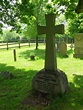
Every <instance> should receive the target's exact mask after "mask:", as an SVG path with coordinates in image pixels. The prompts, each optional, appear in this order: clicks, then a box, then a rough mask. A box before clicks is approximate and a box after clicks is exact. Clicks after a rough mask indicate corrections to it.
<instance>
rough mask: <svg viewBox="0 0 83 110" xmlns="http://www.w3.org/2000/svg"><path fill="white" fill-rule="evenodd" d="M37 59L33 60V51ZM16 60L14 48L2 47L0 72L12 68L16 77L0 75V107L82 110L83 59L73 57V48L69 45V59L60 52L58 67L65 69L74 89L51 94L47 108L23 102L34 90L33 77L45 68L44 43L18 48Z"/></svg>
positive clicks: (11, 108) (71, 87)
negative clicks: (62, 93) (60, 93)
mask: <svg viewBox="0 0 83 110" xmlns="http://www.w3.org/2000/svg"><path fill="white" fill-rule="evenodd" d="M31 52H34V53H35V56H36V58H35V60H30V58H29V56H30V53H31ZM16 53H17V61H16V62H14V58H13V50H12V49H9V50H8V51H7V50H0V72H2V71H9V72H11V73H12V74H13V75H14V76H15V77H16V78H14V79H7V80H6V79H3V78H2V76H1V75H0V110H83V60H82V59H79V58H73V50H70V48H68V55H69V57H68V58H64V57H62V56H60V55H59V54H58V53H57V65H58V68H59V69H61V70H63V71H64V72H65V73H66V75H67V77H68V81H69V87H70V89H71V92H68V93H67V94H66V95H64V96H63V97H54V96H49V97H50V99H51V100H52V101H51V103H50V104H49V105H48V106H45V107H39V108H38V107H28V105H24V106H23V105H22V104H21V102H22V101H23V100H24V98H25V97H26V96H27V95H28V91H30V90H31V89H32V86H31V84H32V78H33V77H34V75H35V74H36V73H37V72H38V71H39V70H41V69H42V68H44V56H45V46H44V45H39V49H38V50H35V46H33V45H32V46H31V47H28V46H27V47H22V48H21V49H18V48H17V49H16Z"/></svg>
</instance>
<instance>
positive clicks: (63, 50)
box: [59, 42, 67, 56]
mask: <svg viewBox="0 0 83 110" xmlns="http://www.w3.org/2000/svg"><path fill="white" fill-rule="evenodd" d="M59 53H60V54H61V55H63V56H67V45H66V43H65V42H61V43H60V45H59Z"/></svg>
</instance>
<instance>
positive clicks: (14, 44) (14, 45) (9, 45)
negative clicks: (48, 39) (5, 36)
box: [0, 39, 45, 50]
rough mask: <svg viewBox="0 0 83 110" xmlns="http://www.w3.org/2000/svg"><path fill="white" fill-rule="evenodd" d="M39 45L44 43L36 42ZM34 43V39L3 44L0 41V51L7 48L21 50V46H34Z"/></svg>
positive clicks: (41, 41)
mask: <svg viewBox="0 0 83 110" xmlns="http://www.w3.org/2000/svg"><path fill="white" fill-rule="evenodd" d="M38 42H39V43H44V42H45V41H44V40H43V39H42V40H38ZM34 43H36V41H35V40H34V39H32V40H29V41H28V40H26V41H24V40H23V41H15V42H14V41H12V42H3V41H0V50H1V49H7V50H8V49H9V48H21V47H23V46H30V44H34Z"/></svg>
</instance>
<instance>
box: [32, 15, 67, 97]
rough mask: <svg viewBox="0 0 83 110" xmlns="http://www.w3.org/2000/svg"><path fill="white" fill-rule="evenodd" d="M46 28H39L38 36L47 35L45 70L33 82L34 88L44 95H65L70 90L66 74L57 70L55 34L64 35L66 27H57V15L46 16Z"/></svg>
mask: <svg viewBox="0 0 83 110" xmlns="http://www.w3.org/2000/svg"><path fill="white" fill-rule="evenodd" d="M45 19H46V26H38V34H39V35H41V34H46V51H45V68H44V69H42V70H40V71H39V72H38V73H37V74H36V75H35V76H34V78H33V80H32V88H33V89H34V90H36V91H39V92H42V93H53V94H56V95H57V94H64V93H65V92H66V91H67V90H68V80H67V76H66V74H65V73H64V72H63V71H61V70H59V69H57V60H56V51H55V49H56V48H55V34H56V33H58V34H63V33H64V25H62V24H61V25H57V26H55V15H54V14H47V15H46V16H45Z"/></svg>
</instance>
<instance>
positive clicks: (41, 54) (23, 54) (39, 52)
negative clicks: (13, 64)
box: [19, 49, 45, 59]
mask: <svg viewBox="0 0 83 110" xmlns="http://www.w3.org/2000/svg"><path fill="white" fill-rule="evenodd" d="M31 53H34V54H35V57H37V58H39V59H45V50H44V49H38V50H36V49H34V50H27V51H25V52H21V53H20V56H19V57H23V58H25V59H27V58H30V54H31Z"/></svg>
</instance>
